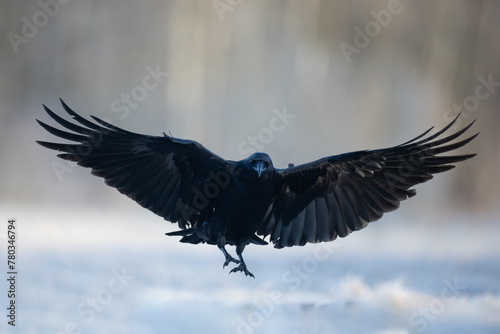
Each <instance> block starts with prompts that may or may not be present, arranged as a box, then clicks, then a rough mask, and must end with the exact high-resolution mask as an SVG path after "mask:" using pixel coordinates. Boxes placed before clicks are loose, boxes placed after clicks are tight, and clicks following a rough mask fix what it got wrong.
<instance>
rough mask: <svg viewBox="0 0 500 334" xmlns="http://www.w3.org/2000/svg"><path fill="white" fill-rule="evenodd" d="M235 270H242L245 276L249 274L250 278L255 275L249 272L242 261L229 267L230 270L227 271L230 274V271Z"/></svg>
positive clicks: (233, 271)
mask: <svg viewBox="0 0 500 334" xmlns="http://www.w3.org/2000/svg"><path fill="white" fill-rule="evenodd" d="M237 271H242V272H244V273H245V276H250V277H252V278H255V276H254V275H253V274H252V273H251V272H249V271H248V269H247V266H246V265H245V264H244V263H240V265H239V266H237V267H235V268H233V269H231V271H230V272H229V273H230V274H231V273H235V272H237Z"/></svg>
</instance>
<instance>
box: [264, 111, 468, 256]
mask: <svg viewBox="0 0 500 334" xmlns="http://www.w3.org/2000/svg"><path fill="white" fill-rule="evenodd" d="M457 118H458V116H457ZM455 121H456V118H455V120H453V121H452V122H451V123H450V124H448V125H447V126H446V127H445V128H443V129H442V130H441V131H439V132H437V133H436V134H434V135H431V136H427V137H426V138H425V136H426V135H427V134H428V133H429V132H430V130H431V129H432V128H431V129H429V130H428V131H426V132H425V133H423V134H422V135H420V136H418V137H416V138H414V139H412V140H410V141H409V142H406V143H404V144H401V145H398V146H394V147H390V148H385V149H379V150H371V151H369V150H365V151H357V152H352V153H347V154H342V155H336V156H331V157H326V158H323V159H320V160H317V161H314V162H311V163H308V164H304V165H300V166H295V167H291V168H287V169H284V170H281V171H279V175H280V176H281V186H280V187H279V189H278V192H277V195H276V199H275V200H274V202H273V203H272V205H271V206H270V207H269V209H268V211H267V213H266V215H265V217H264V220H263V222H262V224H261V225H260V227H259V229H258V231H257V234H259V235H262V236H267V235H270V239H271V241H272V242H273V243H274V244H275V247H276V248H281V247H290V246H296V245H304V244H305V243H308V242H311V243H316V242H323V241H331V240H334V239H335V238H336V237H337V236H339V237H345V236H347V235H348V234H349V233H351V232H352V231H357V230H360V229H362V228H364V227H366V226H367V225H368V223H370V222H372V221H376V220H378V219H379V218H380V217H382V215H383V214H384V213H385V212H389V211H393V210H395V209H397V208H398V207H399V203H400V202H401V201H403V200H405V199H407V198H409V197H412V196H414V195H415V193H416V192H415V190H414V189H411V187H412V186H414V185H416V184H418V183H422V182H425V181H428V180H430V179H431V178H432V174H435V173H441V172H444V171H447V170H450V169H452V168H454V166H453V165H451V164H453V163H456V162H459V161H462V160H466V159H469V158H472V157H473V156H474V155H475V154H467V155H453V156H441V155H440V154H441V153H445V152H449V151H452V150H455V149H457V148H459V147H462V146H464V145H465V144H467V143H468V142H470V141H471V140H472V139H474V137H476V136H477V134H475V135H473V136H472V137H469V138H467V139H464V140H461V141H458V142H455V143H450V142H451V141H453V140H454V139H456V138H458V137H459V136H460V135H462V134H463V133H464V132H465V131H466V130H467V129H468V128H469V127H470V126H471V125H472V124H473V123H474V122H472V123H471V124H469V125H468V126H467V127H465V128H464V129H462V130H460V131H458V132H455V133H453V134H451V135H448V136H446V137H444V138H442V139H436V138H438V137H439V136H441V135H442V134H444V133H445V132H446V131H447V130H448V129H449V128H450V127H451V126H452V125H453V124H454V123H455ZM423 137H424V139H422V138H423Z"/></svg>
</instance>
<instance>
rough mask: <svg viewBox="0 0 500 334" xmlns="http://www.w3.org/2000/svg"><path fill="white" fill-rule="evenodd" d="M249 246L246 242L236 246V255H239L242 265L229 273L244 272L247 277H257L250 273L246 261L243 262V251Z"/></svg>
mask: <svg viewBox="0 0 500 334" xmlns="http://www.w3.org/2000/svg"><path fill="white" fill-rule="evenodd" d="M246 245H247V242H246V241H240V242H239V243H238V244H236V254H238V257H239V258H240V265H239V266H237V267H236V268H233V269H231V271H230V272H229V273H235V272H237V271H242V272H244V273H245V275H246V276H250V277H253V278H255V276H254V275H253V274H252V273H251V272H249V271H248V269H247V265H246V264H245V261H243V256H242V253H243V250H244V249H245V246H246Z"/></svg>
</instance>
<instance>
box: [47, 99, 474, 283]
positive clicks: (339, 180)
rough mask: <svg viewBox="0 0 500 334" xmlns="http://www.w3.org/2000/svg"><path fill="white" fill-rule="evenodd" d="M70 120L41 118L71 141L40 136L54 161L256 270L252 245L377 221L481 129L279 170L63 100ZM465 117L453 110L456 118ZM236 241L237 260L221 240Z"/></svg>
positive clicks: (285, 242) (186, 238)
mask: <svg viewBox="0 0 500 334" xmlns="http://www.w3.org/2000/svg"><path fill="white" fill-rule="evenodd" d="M61 103H62V105H63V107H64V109H65V110H66V112H67V113H68V114H69V115H70V116H71V117H72V119H73V121H75V122H70V121H67V120H65V119H64V118H61V117H60V116H58V115H57V114H55V113H53V112H52V111H51V110H49V109H48V108H47V107H45V106H44V108H45V110H46V112H47V113H48V114H49V116H50V117H52V118H53V119H54V120H55V121H56V122H57V123H59V124H60V125H62V126H63V127H64V128H66V129H67V130H70V131H71V132H68V131H63V130H59V129H57V128H54V127H52V126H50V125H47V124H45V123H43V122H41V121H38V120H37V121H38V123H39V124H40V125H41V126H42V127H43V128H44V129H46V130H47V131H48V132H50V133H51V134H53V135H55V136H58V137H61V138H63V139H67V140H69V141H71V142H72V143H69V144H58V143H49V142H44V141H38V143H39V144H40V145H42V146H44V147H47V148H49V149H53V150H57V151H60V152H62V153H60V154H58V157H60V158H62V159H65V160H70V161H75V162H76V163H77V164H78V165H80V166H83V167H89V168H91V170H92V174H94V175H96V176H99V177H102V178H104V181H105V182H106V184H107V185H109V186H112V187H115V188H116V189H118V191H119V192H121V193H122V194H125V195H127V196H128V197H130V198H131V199H133V200H134V201H136V202H137V203H139V204H140V205H142V206H143V207H145V208H147V209H148V210H151V211H152V212H154V213H155V214H157V215H159V216H162V217H163V218H164V219H165V220H168V221H170V222H172V223H177V224H178V225H179V227H180V228H181V230H180V231H176V232H171V233H167V234H168V235H179V236H182V238H181V240H180V241H181V242H188V243H193V244H197V243H200V242H201V243H204V242H206V243H209V244H214V245H217V246H218V247H219V248H220V249H221V250H222V252H223V253H224V256H225V262H224V267H225V266H226V265H228V264H229V263H230V262H234V263H236V264H237V265H238V266H236V267H235V268H233V269H232V270H231V272H235V271H242V272H244V273H245V274H246V275H249V276H252V277H253V275H252V273H250V272H249V271H248V269H247V267H246V264H245V262H244V261H243V257H242V252H243V250H244V248H245V246H246V245H248V244H249V243H254V244H259V245H265V244H267V242H266V241H264V238H266V237H269V240H270V241H271V242H272V243H273V244H274V247H276V248H282V247H291V246H298V245H304V244H306V243H317V242H325V241H332V240H334V239H335V238H337V236H339V237H345V236H347V235H348V234H349V233H351V232H352V231H357V230H360V229H362V228H364V227H365V226H366V225H367V224H368V223H370V222H373V221H376V220H378V219H379V218H380V217H382V215H383V214H384V213H385V212H389V211H392V210H395V209H397V208H398V207H399V203H400V202H401V201H403V200H405V199H407V198H409V197H412V196H414V195H415V190H414V189H412V187H413V186H414V185H416V184H418V183H422V182H425V181H428V180H430V179H431V178H432V174H435V173H440V172H444V171H447V170H450V169H452V168H454V166H453V165H452V164H454V163H456V162H459V161H463V160H466V159H469V158H472V157H473V156H474V155H475V154H464V155H453V156H442V155H440V154H442V153H446V152H449V151H452V150H455V149H457V148H460V147H462V146H464V145H466V144H467V143H469V142H470V141H471V140H472V139H474V138H475V137H476V136H477V134H475V135H473V136H471V137H468V138H466V139H462V140H460V141H455V142H453V143H452V141H454V140H455V139H457V138H458V137H460V136H461V135H462V134H463V133H464V132H465V131H466V130H467V129H469V128H470V127H471V126H472V124H473V123H474V122H472V123H470V124H469V125H468V126H466V127H465V128H463V129H461V130H459V131H457V132H454V133H452V134H449V135H447V136H445V137H444V138H439V137H440V136H441V135H443V134H445V132H447V131H448V130H449V129H450V127H451V126H452V125H453V124H454V123H455V121H456V118H455V120H453V121H452V122H451V123H450V124H448V125H447V126H446V127H445V128H443V129H442V130H440V131H438V132H436V133H435V134H433V135H429V132H430V131H431V129H432V128H431V129H429V130H427V131H426V132H424V133H423V134H422V135H420V136H418V137H416V138H414V139H412V140H410V141H408V142H406V143H404V144H401V145H398V146H394V147H389V148H385V149H379V150H363V151H356V152H351V153H346V154H340V155H335V156H330V157H326V158H323V159H319V160H316V161H313V162H311V163H307V164H303V165H298V166H294V165H293V164H290V165H289V167H288V168H286V169H275V168H274V166H273V164H272V161H271V158H270V157H269V156H268V155H267V154H265V153H254V154H252V155H251V156H250V157H248V158H246V159H244V160H241V161H230V160H225V159H223V158H221V157H219V156H217V155H215V154H213V153H212V152H210V151H209V150H207V149H206V148H204V147H203V146H202V145H200V144H199V143H197V142H195V141H191V140H183V139H178V138H174V137H172V136H168V135H166V134H164V135H163V136H149V135H142V134H137V133H133V132H129V131H126V130H123V129H120V128H118V127H116V126H113V125H111V124H109V123H107V122H105V121H103V120H101V119H99V118H97V117H94V116H91V117H92V118H93V120H94V122H92V121H89V120H87V119H85V118H83V117H81V116H79V115H78V114H76V113H75V112H74V111H73V110H71V109H70V108H69V107H68V106H67V105H66V104H65V103H64V102H63V101H62V100H61ZM458 117H459V116H457V118H458ZM227 244H229V245H235V246H236V253H237V255H238V258H239V259H235V258H233V257H232V256H231V255H230V254H229V253H228V252H227V251H226V249H225V245H227Z"/></svg>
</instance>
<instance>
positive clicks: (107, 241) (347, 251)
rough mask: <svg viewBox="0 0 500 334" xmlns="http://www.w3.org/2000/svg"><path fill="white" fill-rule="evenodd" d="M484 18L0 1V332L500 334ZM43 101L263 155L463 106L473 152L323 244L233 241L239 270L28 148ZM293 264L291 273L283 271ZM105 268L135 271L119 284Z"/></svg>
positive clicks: (442, 10)
mask: <svg viewBox="0 0 500 334" xmlns="http://www.w3.org/2000/svg"><path fill="white" fill-rule="evenodd" d="M499 31H500V2H498V1H493V0H491V1H454V0H453V1H452V0H446V1H410V0H401V1H397V0H383V1H356V2H354V1H326V0H323V1H321V0H317V1H299V0H295V1H263V0H252V1H247V0H209V1H201V0H200V1H180V0H178V1H172V0H169V1H142V2H138V1H129V0H124V1H107V2H102V1H92V0H79V1H68V0H64V1H63V0H41V1H24V0H23V1H6V0H1V1H0V32H1V34H0V35H1V36H2V43H1V44H0V75H1V76H0V101H1V103H0V136H1V141H0V157H1V158H0V170H1V171H2V172H1V173H0V213H1V215H0V219H2V222H1V224H0V226H3V227H2V228H1V229H0V236H2V243H3V244H4V242H5V241H6V226H7V220H8V219H9V218H12V217H14V218H16V220H17V222H18V230H19V239H18V245H19V246H18V251H19V261H20V262H19V266H20V269H19V272H20V274H19V281H18V284H19V286H18V288H19V296H20V297H19V298H20V301H19V305H20V306H19V318H18V324H19V325H18V326H16V328H12V327H11V326H7V324H6V323H5V317H2V318H3V319H4V320H2V324H1V326H4V327H0V328H2V329H3V330H5V331H6V332H9V333H10V332H12V333H14V332H19V333H31V332H32V333H39V332H47V333H61V332H63V333H64V332H66V333H73V332H75V333H77V332H78V330H80V331H81V332H102V333H106V332H109V333H113V332H121V333H129V332H130V333H136V332H142V333H157V332H186V333H190V332H193V333H194V332H200V331H201V330H203V331H205V332H207V333H252V332H259V333H276V332H284V331H286V332H290V333H302V332H307V333H315V332H318V333H344V332H353V331H356V332H380V333H413V332H427V333H430V332H435V333H442V332H444V331H453V332H457V333H458V332H461V330H463V329H466V331H465V332H470V331H475V332H477V333H480V332H485V333H486V332H491V333H493V332H498V330H499V328H500V323H499V320H498V314H499V312H500V296H499V293H500V288H499V286H498V277H499V276H498V274H499V273H500V261H499V260H498V256H496V255H497V254H498V252H499V251H500V247H499V246H498V237H500V233H499V230H498V228H497V223H498V215H499V214H500V212H499V210H498V204H499V203H500V201H499V200H500V179H499V178H498V177H496V175H497V171H498V170H499V169H500V155H499V152H498V146H499V144H500V142H499V141H500V135H499V132H498V131H497V130H496V127H497V125H498V122H499V121H500V113H499V107H500V61H499V59H500V34H499ZM58 98H62V99H63V100H64V101H65V102H66V103H67V104H68V105H69V106H70V107H72V108H73V109H74V110H75V111H77V112H78V113H80V114H81V115H83V116H84V117H88V116H89V115H95V116H98V117H100V118H102V119H106V120H108V121H110V122H112V123H113V124H115V125H117V126H119V127H122V128H125V129H127V130H130V131H134V132H139V133H145V134H152V135H162V132H163V131H165V132H169V131H170V132H171V133H172V135H173V136H175V137H179V138H188V139H193V140H196V141H198V142H200V143H202V144H203V145H204V146H205V147H207V148H208V149H210V150H211V151H213V152H215V153H216V154H218V155H220V156H222V157H224V158H227V159H231V160H240V159H244V158H246V157H247V156H248V155H249V154H250V153H253V152H254V151H265V152H267V153H269V154H270V155H271V157H272V158H273V161H274V164H275V166H277V167H286V166H287V164H288V163H289V162H293V163H295V164H300V163H305V162H308V161H311V160H314V159H318V158H321V157H324V156H327V155H333V154H339V153H343V152H348V151H353V150H359V149H376V148H382V147H387V146H392V145H396V144H399V143H402V142H404V141H407V140H409V139H411V138H413V137H415V136H417V135H418V134H420V133H422V132H423V131H425V130H427V129H428V128H430V127H431V126H435V129H440V128H443V127H444V126H445V125H446V124H447V123H448V122H450V121H451V120H452V119H453V118H454V117H455V116H456V115H457V114H458V112H459V111H460V110H462V114H461V116H460V118H459V121H458V122H457V125H456V126H455V127H454V130H456V129H459V128H461V127H463V126H465V125H466V124H468V123H469V122H471V121H472V120H474V119H476V120H477V121H476V124H475V125H474V126H473V128H472V129H471V130H469V132H468V133H469V134H473V133H475V132H481V134H480V136H479V137H477V139H475V140H474V141H473V142H472V143H470V144H469V145H468V146H467V147H465V148H463V149H461V150H460V152H461V153H466V152H467V153H470V152H475V153H478V156H477V157H475V158H474V159H472V160H469V161H466V162H463V163H461V164H460V165H459V166H458V167H457V168H456V169H455V170H453V171H450V172H448V173H446V174H443V175H438V176H437V177H436V178H435V179H433V180H432V181H430V182H428V183H426V184H423V185H419V186H418V187H417V193H418V194H417V196H416V197H415V198H413V199H411V200H410V201H408V202H404V203H403V204H402V208H401V209H400V210H398V211H397V212H394V213H391V214H389V215H386V216H385V217H384V218H383V219H382V220H381V221H380V222H377V223H375V224H372V225H370V226H369V227H368V228H367V230H366V231H362V232H358V233H356V234H355V235H352V236H349V237H348V238H346V239H345V240H337V241H335V242H334V243H333V244H335V245H337V244H338V246H335V247H337V248H335V251H334V252H333V254H332V256H331V257H328V259H327V260H325V261H323V260H318V258H317V257H315V255H314V254H317V252H318V248H317V247H319V246H318V245H310V246H307V247H303V248H299V249H290V250H283V251H275V250H273V249H271V248H270V247H260V248H259V247H256V246H255V247H249V248H248V250H247V251H246V253H247V262H248V264H249V268H250V270H251V271H253V272H254V274H256V277H257V278H256V280H250V279H246V278H244V277H239V276H242V275H231V276H228V275H227V271H228V268H226V269H225V270H224V271H222V269H221V264H222V262H223V257H222V255H221V254H220V253H219V251H218V250H217V249H215V248H213V247H209V246H197V247H193V246H190V245H181V244H179V243H177V240H175V239H174V238H168V239H167V238H166V237H165V236H164V235H163V234H164V233H165V232H168V231H172V230H173V229H174V228H175V227H174V226H171V225H170V224H168V223H166V222H164V221H163V220H162V219H161V218H158V217H156V216H155V215H153V214H152V213H149V212H147V211H146V210H144V209H143V208H141V207H140V206H138V205H136V204H134V203H133V202H132V201H130V200H129V199H128V198H126V197H124V196H122V195H120V194H119V193H118V192H117V191H116V190H114V189H111V188H109V187H106V186H105V185H104V184H103V182H102V180H100V179H98V178H96V177H93V176H91V175H90V173H89V171H88V170H85V169H83V168H80V167H75V166H74V165H71V164H67V163H66V162H64V161H62V160H60V159H57V158H56V154H55V152H52V151H48V150H46V149H43V148H42V147H40V146H38V145H36V144H35V140H46V141H50V140H53V137H52V136H51V135H50V134H48V133H46V132H45V131H44V130H43V129H42V128H41V127H39V126H38V124H37V123H36V121H35V119H40V120H42V121H44V122H48V123H49V124H54V122H52V120H51V119H50V118H49V117H48V115H47V114H45V112H44V111H43V108H42V104H45V105H47V106H48V107H49V108H51V109H52V110H53V111H55V112H57V113H59V114H61V115H62V114H63V113H64V111H63V110H62V107H61V105H60V103H59V101H58ZM358 235H359V236H358ZM2 248H6V247H4V246H2ZM4 251H5V249H2V252H4ZM5 256H6V255H5ZM307 259H309V260H307ZM310 259H313V260H315V261H316V264H317V266H315V267H314V270H313V269H311V268H312V267H303V266H305V265H306V264H307V263H309V264H310V263H313V262H314V261H313V260H310ZM311 261H312V262H311ZM294 266H295V267H294ZM297 266H298V268H303V269H304V270H306V271H307V273H308V274H307V275H298V274H297V275H298V276H297V277H299V281H300V286H298V287H297V288H296V289H293V288H295V287H296V286H295V285H293V284H292V283H290V282H291V281H290V280H287V278H290V277H288V276H287V273H289V271H290V270H292V269H290V268H296V267H297ZM301 266H302V267H301ZM122 268H126V271H127V272H128V273H130V275H132V276H134V279H133V280H131V281H130V284H129V285H126V288H124V289H123V292H120V293H117V294H115V293H114V292H113V291H114V290H113V289H111V288H109V284H108V283H109V281H110V280H112V279H113V277H116V276H114V275H116V271H121V270H122ZM308 268H309V269H310V270H311V272H309V271H308V270H309V269H308ZM252 269H253V270H252ZM113 270H114V271H113ZM2 271H5V272H6V271H7V269H5V270H2ZM292 272H293V270H292ZM306 276H307V277H306ZM297 277H296V278H297ZM2 281H4V280H3V279H2ZM127 282H128V281H127ZM450 282H451V283H450ZM453 282H454V283H453ZM457 282H460V283H457ZM3 284H4V285H5V282H4V283H3ZM127 284H128V283H127ZM450 284H451V285H453V284H455V285H454V289H453V288H450V287H449V286H450ZM106 287H108V288H106ZM0 288H1V289H3V290H2V291H0V294H1V295H2V296H3V295H4V292H3V291H4V290H5V291H7V286H6V285H5V286H0ZM106 289H107V290H106ZM445 289H449V290H447V291H448V292H451V294H448V296H452V297H455V298H447V299H443V297H442V296H443V293H442V292H443V290H445ZM115 290H116V289H115ZM109 291H111V292H109ZM120 291H121V290H120ZM273 291H274V292H276V291H278V292H281V293H282V296H281V297H280V298H276V299H277V300H273V299H272V298H271V296H273ZM109 296H111V297H109ZM88 298H90V299H92V298H96V299H97V301H98V302H97V304H98V305H95V306H96V307H91V306H89V305H87V304H86V303H87V300H88ZM2 303H4V304H5V303H7V301H6V300H5V301H3V302H2ZM81 303H84V304H81ZM99 303H100V304H99ZM5 305H7V304H5ZM82 305H83V306H82ZM2 309H4V308H3V306H2ZM90 310H94V313H92V311H90ZM422 310H424V311H422ZM425 310H427V313H426V312H425ZM473 310H474V311H473ZM92 314H94V316H93V317H91V316H90V315H92ZM495 314H496V316H495ZM193 316H194V317H195V319H198V318H199V319H201V320H200V321H199V322H193V321H190V320H189V318H190V317H193ZM360 318H363V319H365V320H364V321H360V320H359V319H360ZM75 324H76V325H75ZM5 331H2V332H5Z"/></svg>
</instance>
